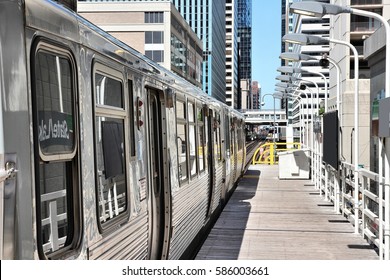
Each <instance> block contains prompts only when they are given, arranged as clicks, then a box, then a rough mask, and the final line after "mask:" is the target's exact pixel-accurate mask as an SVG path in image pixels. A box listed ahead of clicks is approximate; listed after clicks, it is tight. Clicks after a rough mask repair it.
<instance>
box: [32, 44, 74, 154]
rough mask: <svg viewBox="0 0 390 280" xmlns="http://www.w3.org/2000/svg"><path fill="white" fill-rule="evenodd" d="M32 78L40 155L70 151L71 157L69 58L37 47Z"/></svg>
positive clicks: (72, 146)
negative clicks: (33, 81) (34, 86)
mask: <svg viewBox="0 0 390 280" xmlns="http://www.w3.org/2000/svg"><path fill="white" fill-rule="evenodd" d="M35 82H36V94H37V96H36V101H37V109H38V120H39V123H38V129H39V148H40V152H41V153H42V154H43V155H42V156H43V157H44V156H50V155H55V154H62V155H64V154H71V157H73V155H72V154H73V152H74V150H75V135H74V128H73V124H74V116H73V109H74V108H73V107H74V98H73V96H72V94H74V93H73V92H72V74H71V64H70V60H69V59H68V58H66V57H61V56H58V55H54V54H49V53H47V52H45V51H42V50H41V51H39V52H38V53H37V56H36V69H35Z"/></svg>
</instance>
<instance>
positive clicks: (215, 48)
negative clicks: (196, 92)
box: [171, 0, 226, 103]
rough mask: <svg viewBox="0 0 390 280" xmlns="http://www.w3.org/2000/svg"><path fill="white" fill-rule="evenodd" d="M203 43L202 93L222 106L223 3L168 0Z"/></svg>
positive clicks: (224, 32)
mask: <svg viewBox="0 0 390 280" xmlns="http://www.w3.org/2000/svg"><path fill="white" fill-rule="evenodd" d="M171 1H172V3H173V4H174V5H175V6H176V8H177V10H178V11H179V12H180V13H181V15H182V16H183V17H184V19H185V20H186V21H187V22H188V24H189V25H190V26H191V28H192V29H193V30H194V31H195V33H196V34H197V35H198V37H199V38H200V39H201V40H202V41H203V90H204V91H205V92H206V93H207V94H208V95H211V96H213V97H214V98H216V99H218V100H220V101H222V102H224V103H225V102H226V64H225V60H226V59H225V58H226V28H225V23H226V22H225V11H226V1H225V0H213V1H209V0H171Z"/></svg>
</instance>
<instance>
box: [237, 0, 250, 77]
mask: <svg viewBox="0 0 390 280" xmlns="http://www.w3.org/2000/svg"><path fill="white" fill-rule="evenodd" d="M238 36H239V37H240V79H248V80H249V81H251V80H252V0H238Z"/></svg>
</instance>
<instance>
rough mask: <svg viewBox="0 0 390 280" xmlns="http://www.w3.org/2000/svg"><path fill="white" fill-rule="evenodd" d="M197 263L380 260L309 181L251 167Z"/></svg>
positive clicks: (264, 167) (274, 168) (274, 169)
mask: <svg viewBox="0 0 390 280" xmlns="http://www.w3.org/2000/svg"><path fill="white" fill-rule="evenodd" d="M196 259H200V260H209V259H210V260H212V259H214V260H215V259H217V260H220V259H226V260H239V259H240V260H254V259H256V260H257V259H267V260H340V259H344V260H377V259H379V257H378V255H377V253H376V252H375V250H374V249H373V248H372V246H370V245H369V244H368V243H367V242H366V241H365V240H364V239H363V238H362V237H361V236H360V235H356V234H354V229H353V226H352V225H351V224H350V223H348V222H347V221H346V219H345V218H344V217H343V216H341V215H339V214H336V213H335V212H334V210H333V207H332V204H331V203H329V202H327V201H324V200H323V198H322V197H320V196H319V195H316V190H315V189H314V186H311V184H310V181H309V180H279V178H278V166H277V165H275V166H270V165H256V166H251V167H250V168H249V169H248V172H247V173H246V174H245V175H244V177H243V178H242V180H241V181H240V183H239V185H238V187H237V189H236V191H235V192H234V194H233V196H232V197H231V199H230V201H229V202H228V204H227V205H226V207H225V209H224V211H223V212H222V214H221V216H220V217H219V219H218V220H217V222H216V224H215V226H214V228H213V229H212V230H211V232H210V234H209V236H208V238H207V239H206V241H205V243H204V244H203V246H202V248H201V250H200V251H199V253H198V255H197V257H196Z"/></svg>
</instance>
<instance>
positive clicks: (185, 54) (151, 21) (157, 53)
mask: <svg viewBox="0 0 390 280" xmlns="http://www.w3.org/2000/svg"><path fill="white" fill-rule="evenodd" d="M78 13H79V14H80V15H81V16H83V17H85V18H86V19H88V20H89V21H91V22H93V23H94V24H96V25H97V26H99V27H100V28H102V29H103V30H105V31H106V32H108V33H109V34H111V35H113V36H114V37H116V38H117V39H119V40H121V41H122V42H124V43H126V44H127V45H129V46H131V47H132V48H134V49H135V50H137V51H139V52H140V53H142V54H144V55H145V56H147V57H148V58H150V59H151V60H153V61H155V62H157V63H159V64H160V65H162V66H163V67H165V68H166V69H168V70H171V71H173V72H175V73H176V74H178V75H179V76H181V77H183V78H185V79H186V80H188V81H189V82H191V83H192V84H194V85H196V86H198V87H200V88H202V63H203V51H202V41H201V40H200V39H199V38H198V36H197V35H196V34H195V33H194V31H193V30H192V29H191V27H190V26H189V25H188V23H187V22H186V21H185V20H184V19H183V17H182V16H181V14H180V13H179V12H178V11H177V10H176V8H175V6H173V4H172V3H171V2H170V1H169V0H165V1H159V2H158V3H152V2H143V3H142V2H140V1H99V2H97V1H79V3H78Z"/></svg>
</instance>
